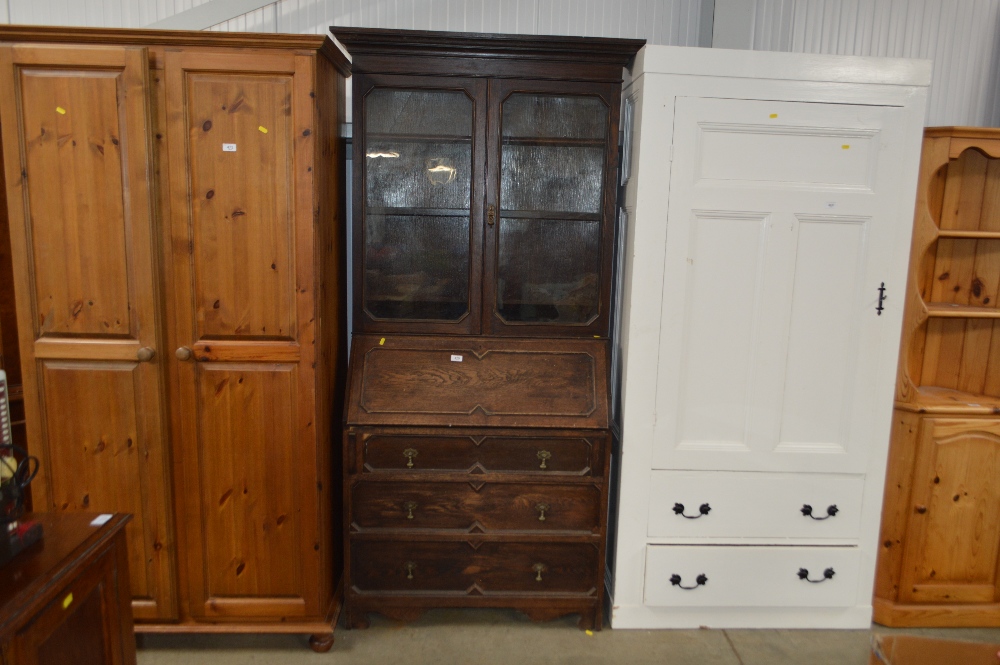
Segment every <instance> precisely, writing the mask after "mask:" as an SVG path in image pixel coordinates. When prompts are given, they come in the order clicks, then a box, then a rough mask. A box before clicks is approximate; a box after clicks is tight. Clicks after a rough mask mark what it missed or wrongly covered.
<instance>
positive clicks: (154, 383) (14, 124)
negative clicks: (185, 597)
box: [0, 46, 177, 619]
mask: <svg viewBox="0 0 1000 665" xmlns="http://www.w3.org/2000/svg"><path fill="white" fill-rule="evenodd" d="M0 70H2V71H3V75H2V76H0V93H2V94H0V121H2V131H3V139H4V140H3V145H4V151H5V152H4V165H5V169H6V181H7V198H8V207H9V210H10V231H11V244H12V250H13V251H12V254H13V263H14V274H15V285H14V286H15V292H16V296H17V304H18V307H17V313H18V334H19V337H20V349H21V354H22V368H23V370H24V396H25V399H24V405H25V413H26V420H27V429H28V442H29V447H30V448H31V450H32V452H33V454H35V455H37V456H38V457H39V459H40V460H41V462H42V465H41V467H42V473H41V474H40V476H39V478H38V480H37V481H36V483H35V485H34V486H33V488H34V498H35V509H36V510H46V509H47V510H83V511H89V512H93V511H107V512H129V513H132V514H133V515H135V521H134V522H133V523H132V524H131V525H130V526H129V527H128V535H129V554H130V557H131V566H130V567H131V569H132V587H133V588H134V589H135V591H136V599H135V608H134V611H135V615H136V617H137V618H140V619H169V618H174V617H176V616H177V605H176V597H175V568H174V553H173V527H172V521H171V520H172V518H171V512H170V507H169V506H170V494H169V483H168V480H167V476H166V468H165V459H166V450H165V447H166V441H165V432H164V423H163V419H162V413H163V408H164V403H163V399H164V397H163V387H164V386H163V378H162V363H161V358H160V356H159V355H158V353H159V352H160V351H161V350H160V349H159V341H160V335H159V330H158V326H157V316H158V305H157V302H158V298H157V288H158V280H157V277H156V261H155V251H154V248H155V239H154V236H153V227H154V223H153V206H152V202H151V188H150V173H151V169H150V155H149V133H150V128H149V126H148V113H147V110H148V109H147V99H148V95H149V84H148V55H147V52H146V49H144V48H134V47H130V48H117V47H93V48H88V49H86V50H85V51H81V50H80V49H78V48H62V47H55V46H53V47H36V46H18V47H8V48H0ZM144 348H145V351H144V353H143V357H144V358H146V359H147V362H142V363H140V362H137V360H138V354H139V351H140V349H144Z"/></svg>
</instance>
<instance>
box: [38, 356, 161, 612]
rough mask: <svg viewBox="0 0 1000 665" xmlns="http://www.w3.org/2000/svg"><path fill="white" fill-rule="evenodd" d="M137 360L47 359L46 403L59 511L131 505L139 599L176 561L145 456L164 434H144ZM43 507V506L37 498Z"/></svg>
mask: <svg viewBox="0 0 1000 665" xmlns="http://www.w3.org/2000/svg"><path fill="white" fill-rule="evenodd" d="M145 369H146V368H145V367H143V366H141V365H139V364H137V363H117V364H113V363H99V364H98V363H91V362H66V361H61V362H46V363H44V364H42V372H41V377H40V378H41V383H42V386H43V390H44V403H45V404H46V406H47V407H49V408H47V409H46V411H45V412H46V419H45V423H44V426H45V430H46V434H47V436H46V440H47V443H48V452H49V456H50V458H49V469H48V470H49V474H50V476H51V493H52V504H51V505H50V506H48V508H49V509H53V510H57V511H78V510H79V511H86V512H98V513H128V514H131V515H133V519H132V521H131V522H130V523H129V525H128V526H127V527H126V529H125V531H126V535H127V538H128V548H129V552H130V553H131V554H132V557H131V562H130V563H131V565H130V570H129V572H130V580H131V582H130V586H131V589H132V593H133V594H134V595H135V596H136V597H137V598H139V599H144V600H150V599H152V597H153V596H154V595H155V590H156V580H157V577H158V575H159V573H160V571H162V569H163V568H164V567H167V568H169V566H170V565H171V560H170V558H171V556H172V550H173V547H172V543H171V537H170V532H169V531H168V528H167V525H166V524H163V523H157V519H156V511H155V510H153V509H152V506H151V505H150V501H151V499H152V497H151V492H152V491H153V489H154V488H152V487H150V482H149V478H148V469H147V468H146V467H147V464H146V457H147V454H148V452H149V448H150V446H152V445H158V444H159V443H160V442H158V441H149V440H146V439H145V438H144V437H143V436H141V435H140V422H139V415H138V412H139V406H140V404H142V402H143V396H142V394H141V386H142V378H143V377H142V376H140V375H141V373H142V372H143V371H144V370H145ZM38 507H39V508H41V507H42V506H41V505H39V506H38Z"/></svg>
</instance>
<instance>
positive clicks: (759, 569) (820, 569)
mask: <svg viewBox="0 0 1000 665" xmlns="http://www.w3.org/2000/svg"><path fill="white" fill-rule="evenodd" d="M860 565H861V553H860V551H859V550H858V548H857V547H752V546H740V547H728V546H687V545H649V546H647V547H646V583H645V596H644V597H645V600H644V602H645V604H646V605H652V606H663V607H849V606H852V605H854V604H855V603H856V601H857V591H858V588H857V587H858V575H859V571H860Z"/></svg>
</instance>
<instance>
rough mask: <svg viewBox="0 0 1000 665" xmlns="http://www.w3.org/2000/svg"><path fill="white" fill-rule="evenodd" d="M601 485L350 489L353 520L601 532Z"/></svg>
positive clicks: (357, 524)
mask: <svg viewBox="0 0 1000 665" xmlns="http://www.w3.org/2000/svg"><path fill="white" fill-rule="evenodd" d="M600 508H601V487H600V486H598V485H592V484H586V485H585V484H574V485H568V484H565V485H562V484H533V483H476V482H414V481H409V482H407V481H398V482H395V481H372V480H363V481H361V482H358V483H355V485H354V486H353V488H352V490H351V526H352V528H355V529H358V530H365V529H368V530H373V529H408V530H409V529H448V530H450V529H455V530H461V531H469V530H472V529H473V528H476V527H478V529H480V530H482V531H484V532H491V531H558V532H585V533H588V534H590V533H598V532H599V531H600V525H601V511H600Z"/></svg>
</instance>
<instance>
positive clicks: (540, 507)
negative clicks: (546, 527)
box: [535, 503, 549, 522]
mask: <svg viewBox="0 0 1000 665" xmlns="http://www.w3.org/2000/svg"><path fill="white" fill-rule="evenodd" d="M548 509H549V504H547V503H537V504H535V510H536V511H538V521H539V522H544V521H545V511H547V510H548Z"/></svg>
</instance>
